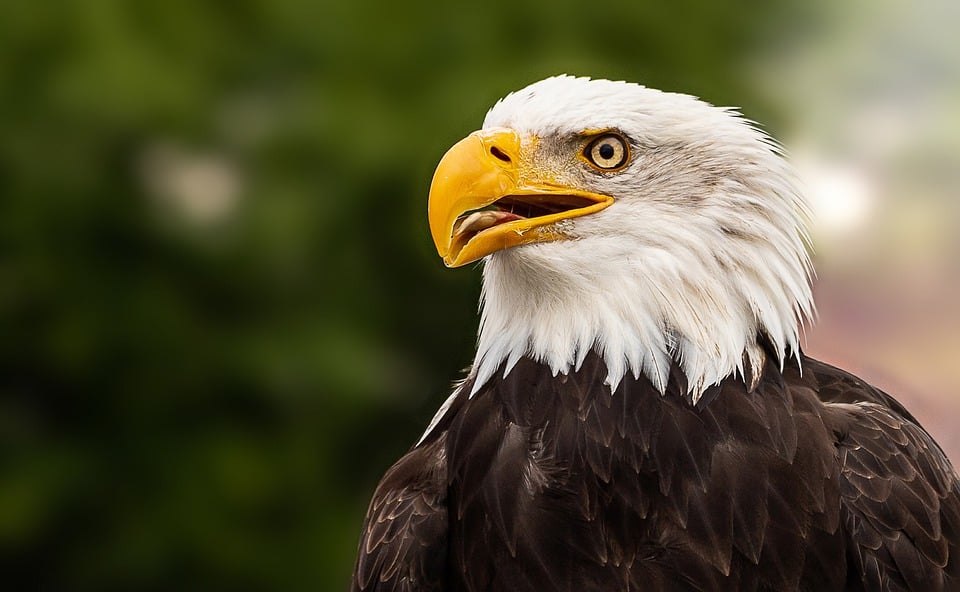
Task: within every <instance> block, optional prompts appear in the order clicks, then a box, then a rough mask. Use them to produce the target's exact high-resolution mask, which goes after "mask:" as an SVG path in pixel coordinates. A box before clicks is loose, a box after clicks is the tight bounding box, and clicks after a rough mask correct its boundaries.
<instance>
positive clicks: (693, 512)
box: [353, 353, 960, 592]
mask: <svg viewBox="0 0 960 592" xmlns="http://www.w3.org/2000/svg"><path fill="white" fill-rule="evenodd" d="M772 359H773V358H772V357H771V358H770V360H768V362H767V364H766V366H765V368H764V372H763V376H762V378H761V379H760V380H759V382H758V383H757V384H756V385H753V387H752V388H748V387H747V386H746V385H745V384H744V383H743V381H742V380H739V379H734V378H731V379H728V380H726V381H724V382H722V383H721V384H719V385H716V386H714V387H711V388H710V389H708V391H707V393H706V394H705V396H704V400H705V401H707V402H706V403H705V402H704V400H702V401H701V402H700V403H698V404H697V405H693V404H692V403H691V401H690V400H689V397H687V396H686V387H685V380H684V379H683V377H682V374H681V373H680V372H679V370H678V369H677V368H674V370H673V373H672V374H671V382H670V385H669V387H668V392H667V393H666V394H664V395H661V394H660V393H658V392H656V391H655V390H654V389H653V387H652V386H651V385H650V383H649V382H647V381H646V380H645V379H642V378H641V379H631V378H630V377H626V378H625V379H624V380H623V382H622V383H621V385H620V387H619V388H618V389H617V391H616V392H615V393H613V394H612V395H611V394H610V392H609V391H608V390H607V389H605V388H603V387H601V386H600V385H602V381H603V378H604V377H605V374H606V372H605V368H604V367H603V364H602V361H601V360H600V358H599V356H597V355H595V354H593V353H591V354H589V355H588V356H587V358H586V360H585V361H584V363H583V366H582V368H581V369H580V370H578V371H577V372H574V373H571V374H570V375H567V376H557V377H554V376H553V374H552V373H551V372H550V369H549V368H547V367H546V366H544V365H542V364H538V363H536V362H534V361H532V360H529V359H522V360H520V361H519V362H518V363H517V365H516V367H515V368H514V369H513V370H512V371H511V372H510V374H509V375H508V376H507V377H503V376H502V374H501V375H498V376H497V377H496V378H494V379H492V380H491V381H490V382H488V384H487V385H485V386H484V387H483V388H482V389H480V391H479V392H478V393H477V394H476V395H475V396H473V397H468V396H467V394H466V393H468V392H470V385H467V386H465V387H464V388H463V389H461V394H460V396H459V397H457V398H456V399H455V400H454V402H453V404H452V405H451V407H450V409H449V411H448V412H447V414H446V415H445V416H444V417H443V418H442V419H441V421H440V422H439V423H438V425H437V427H436V428H435V429H434V430H433V433H432V434H431V435H430V436H428V437H427V439H426V440H425V442H424V443H423V444H421V445H420V446H418V447H416V448H414V449H413V450H412V451H411V452H410V453H408V454H407V455H406V456H404V457H403V458H402V459H401V460H400V461H399V462H398V463H397V465H395V466H394V467H393V468H391V469H390V471H389V472H388V473H387V475H386V476H385V477H384V480H383V481H382V482H381V484H380V486H379V487H378V489H377V492H376V494H375V496H374V500H373V502H372V503H371V506H370V510H369V512H368V515H367V519H366V523H365V526H364V536H363V539H362V541H361V547H360V552H359V556H358V560H357V569H356V573H355V577H354V587H353V589H354V590H357V591H359V590H383V591H386V590H409V591H413V590H418V591H426V592H429V591H435V590H484V591H490V592H495V591H506V590H511V591H514V590H515V591H528V590H550V591H552V590H560V591H570V592H573V591H577V592H580V591H597V592H607V591H614V590H616V591H620V590H637V589H641V590H646V591H664V592H665V591H672V590H701V591H721V590H723V591H726V590H778V591H779V590H804V591H814V590H816V591H820V590H827V591H828V590H860V591H862V592H866V591H873V590H880V591H889V592H896V591H912V592H921V591H922V592H928V591H929V592H950V591H958V590H960V490H958V479H957V475H956V474H955V472H954V470H953V468H952V467H951V465H950V463H949V462H948V461H947V459H946V457H945V456H944V455H943V452H942V451H941V450H940V448H939V447H938V446H937V445H936V443H935V442H934V441H933V440H932V439H931V438H930V436H929V435H928V434H927V433H926V432H925V431H924V430H923V429H922V428H921V427H919V425H918V424H917V422H916V420H915V419H914V418H913V417H912V416H911V415H910V414H909V413H907V412H906V410H904V409H903V407H902V406H901V405H900V404H899V403H897V402H896V401H895V400H893V399H892V398H891V397H889V396H888V395H886V394H885V393H883V392H881V391H879V390H877V389H875V388H873V387H870V386H869V385H867V384H865V383H863V382H862V381H860V380H859V379H857V378H855V377H853V376H851V375H849V374H846V373H844V372H842V371H840V370H837V369H835V368H832V367H830V366H827V365H825V364H822V363H820V362H817V361H815V360H811V359H807V358H804V359H803V360H802V366H803V373H802V374H801V373H800V371H799V370H798V369H797V368H795V367H793V368H791V366H790V365H787V367H786V368H784V369H783V370H782V371H781V370H780V368H778V367H777V366H778V365H777V363H776V362H774V361H772Z"/></svg>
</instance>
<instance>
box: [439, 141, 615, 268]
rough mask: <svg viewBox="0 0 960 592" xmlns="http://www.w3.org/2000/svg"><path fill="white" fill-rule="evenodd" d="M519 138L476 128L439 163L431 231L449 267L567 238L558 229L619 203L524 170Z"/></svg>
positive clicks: (610, 198)
mask: <svg viewBox="0 0 960 592" xmlns="http://www.w3.org/2000/svg"><path fill="white" fill-rule="evenodd" d="M520 157H521V143H520V136H519V135H518V134H517V133H516V132H514V131H513V130H509V129H502V128H501V129H495V130H484V131H477V132H474V133H472V134H470V135H469V136H467V137H466V138H464V139H463V140H460V141H459V142H457V143H456V144H454V146H453V147H452V148H450V150H448V151H447V153H446V154H445V155H444V156H443V158H442V159H441V160H440V164H439V165H437V170H436V172H435V173H434V175H433V183H431V185H430V200H429V206H428V215H429V220H430V234H432V235H433V242H434V244H435V245H436V247H437V252H438V253H439V254H440V256H441V257H443V262H444V263H445V264H446V265H447V267H460V266H461V265H466V264H467V263H471V262H473V261H476V260H478V259H480V258H481V257H484V256H486V255H489V254H490V253H493V252H496V251H500V250H502V249H508V248H510V247H516V246H518V245H525V244H528V243H535V242H545V241H552V240H557V239H560V238H563V235H562V234H561V233H560V232H559V231H558V230H557V229H556V227H555V225H556V223H557V222H559V221H560V220H569V219H570V218H576V217H578V216H585V215H587V214H592V213H594V212H598V211H600V210H602V209H603V208H605V207H607V206H609V205H610V204H612V203H613V198H612V197H610V196H607V195H602V194H599V193H593V192H590V191H583V190H580V189H574V188H571V187H564V186H562V185H558V184H554V183H551V182H550V180H549V179H545V178H531V177H532V175H531V173H530V172H529V169H530V167H525V168H524V169H523V172H521V169H520V167H519V166H518V165H519V163H520Z"/></svg>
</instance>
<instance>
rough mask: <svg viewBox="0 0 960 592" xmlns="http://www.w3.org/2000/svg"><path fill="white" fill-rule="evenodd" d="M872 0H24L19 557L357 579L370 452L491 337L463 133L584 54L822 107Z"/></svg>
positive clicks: (163, 573)
mask: <svg viewBox="0 0 960 592" xmlns="http://www.w3.org/2000/svg"><path fill="white" fill-rule="evenodd" d="M888 4H889V3H888ZM861 5H863V3H862V2H861ZM864 6H865V5H864ZM870 6H873V5H870ZM865 9H866V8H865ZM869 10H871V11H874V12H875V11H876V9H875V8H870V9H869ZM854 16H855V15H854ZM854 16H849V15H848V16H847V17H844V16H843V15H841V14H839V13H838V12H837V11H836V10H835V9H832V8H830V4H829V3H828V2H826V1H821V2H801V1H800V0H796V1H792V2H781V3H769V2H767V3H754V2H746V1H738V2H730V3H715V2H709V1H707V0H702V1H701V0H676V1H673V2H634V3H629V4H627V3H606V4H604V3H595V2H591V3H585V2H579V1H578V2H574V1H556V0H553V1H549V2H547V1H546V0H542V1H539V2H506V1H501V2H485V3H472V4H467V3H462V4H461V3H455V2H446V3H438V2H424V1H413V2H388V1H386V0H378V1H376V2H362V1H361V2H352V3H351V2H330V1H326V0H324V1H305V0H291V1H279V0H242V1H237V0H235V1H226V0H223V1H206V2H196V1H185V0H178V1H166V2H159V1H155V2H151V1H139V2H132V1H126V2H125V1H121V0H89V1H83V0H63V1H61V2H55V3H54V2H49V3H44V2H34V3H28V2H5V3H3V5H2V6H0V335H2V338H0V446H2V450H0V458H2V461H0V546H2V552H3V557H4V564H5V565H7V566H8V569H6V570H5V575H4V577H5V581H6V582H14V581H16V578H19V577H23V578H29V580H32V581H33V582H35V583H39V584H40V585H41V588H42V589H69V590H131V589H143V588H150V589H169V590H175V589H183V588H187V589H231V590H242V589H251V590H340V589H344V588H345V587H346V584H347V581H348V577H349V572H350V569H351V567H352V562H353V556H354V552H355V547H356V543H357V539H358V535H359V529H360V524H361V521H362V517H363V513H364V511H365V508H366V504H367V502H368V500H369V497H370V495H371V493H372V491H373V488H374V486H375V485H376V482H377V481H378V479H379V478H380V476H381V475H382V474H383V472H384V471H385V470H386V468H387V467H388V466H389V465H390V464H391V463H392V462H393V461H394V460H395V459H396V458H398V457H399V456H400V454H402V452H403V451H404V450H405V449H406V448H407V447H409V446H410V445H411V444H412V443H413V442H415V441H416V439H417V437H418V436H419V434H420V432H421V431H422V429H423V428H424V426H425V425H426V424H427V422H428V421H429V419H430V417H431V416H432V415H433V412H434V410H435V409H436V408H437V406H438V405H439V404H440V402H441V401H442V400H443V399H444V398H445V397H446V395H447V392H448V388H449V384H450V382H451V381H452V380H453V379H455V378H457V377H458V376H459V375H460V371H461V369H462V368H463V367H465V366H466V365H467V364H469V362H470V361H471V357H472V350H473V345H474V335H475V330H476V301H477V297H478V294H479V274H478V273H477V272H476V270H475V269H474V270H471V269H469V268H468V269H461V270H456V271H448V270H445V269H444V268H443V266H442V264H441V262H440V260H439V258H438V257H437V256H436V254H435V253H434V251H433V248H432V245H431V242H430V239H429V234H428V231H427V227H426V220H425V204H426V193H427V188H428V186H429V182H430V177H431V174H432V171H433V167H434V166H435V164H436V163H437V161H438V160H439V158H440V156H441V155H442V154H443V152H444V151H445V150H446V148H447V147H449V146H450V145H451V144H452V143H453V142H455V141H456V140H458V139H459V138H460V137H462V136H463V135H465V134H466V133H468V132H469V131H471V130H473V129H475V128H476V127H478V126H479V124H480V122H481V121H482V118H483V114H484V113H485V111H486V109H487V108H488V107H489V106H491V105H492V104H493V102H494V101H495V100H496V99H497V98H499V97H500V96H502V95H503V94H505V93H507V92H509V91H511V90H514V89H516V88H519V87H521V86H524V85H525V84H527V83H530V82H532V81H535V80H537V79H540V78H543V77H545V76H548V75H552V74H558V73H563V72H567V73H571V74H581V75H591V76H594V77H608V78H616V79H628V80H634V81H639V82H642V83H644V84H647V85H649V86H654V87H658V88H664V89H668V90H678V91H683V92H687V93H691V94H696V95H699V96H701V97H703V98H705V99H706V100H708V101H710V102H713V103H716V104H724V105H740V106H742V107H743V108H744V112H745V113H746V114H747V115H748V116H749V117H750V118H752V119H756V120H758V121H762V122H764V124H765V126H766V127H767V129H769V130H771V131H772V132H773V133H774V134H776V135H781V136H782V135H785V134H788V133H789V132H790V131H791V130H792V129H795V128H797V127H800V128H804V129H806V128H805V127H804V125H803V123H802V122H800V123H798V122H796V121H792V120H791V119H790V117H789V114H790V113H792V112H795V111H797V110H800V109H802V104H794V103H791V101H789V100H785V99H784V96H783V95H782V94H778V93H777V92H776V91H777V90H782V88H783V85H782V83H783V82H784V81H785V80H787V79H790V78H791V76H792V74H791V72H794V71H797V70H789V69H787V68H786V66H785V65H789V64H791V63H792V62H791V61H790V60H792V59H800V58H802V57H803V56H804V55H806V54H804V52H803V51H802V49H803V48H808V47H811V46H815V45H816V44H817V43H820V42H821V41H822V40H824V39H833V38H834V37H831V36H830V35H831V34H832V33H831V31H832V32H834V33H836V32H838V31H839V32H840V33H842V31H843V28H842V27H839V28H838V27H837V26H836V23H842V22H844V20H843V19H844V18H851V19H852V18H854ZM895 21H896V19H894V22H895ZM818 47H819V46H818ZM798 48H799V49H798ZM797 56H800V58H797ZM803 63H805V64H808V63H809V60H807V61H804V62H803ZM816 71H817V70H815V69H814V70H813V72H816ZM834 90H836V89H834ZM789 96H790V97H796V94H795V93H789ZM826 127H830V128H831V129H833V127H834V126H833V124H832V123H831V122H829V121H828V122H827V123H826ZM954 162H955V161H954ZM954 187H955V186H954ZM937 203H939V202H937ZM921 230H922V228H921ZM29 580H28V581H29ZM31 588H33V587H31Z"/></svg>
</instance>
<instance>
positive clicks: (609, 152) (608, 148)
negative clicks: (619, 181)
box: [600, 144, 616, 160]
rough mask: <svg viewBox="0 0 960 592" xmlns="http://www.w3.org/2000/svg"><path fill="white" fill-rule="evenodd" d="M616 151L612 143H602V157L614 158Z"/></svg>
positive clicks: (606, 158)
mask: <svg viewBox="0 0 960 592" xmlns="http://www.w3.org/2000/svg"><path fill="white" fill-rule="evenodd" d="M614 152H616V151H615V150H614V149H613V146H612V145H611V144H600V158H603V159H605V160H609V159H611V158H613V153H614Z"/></svg>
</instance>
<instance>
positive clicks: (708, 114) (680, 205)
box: [474, 76, 813, 400]
mask: <svg viewBox="0 0 960 592" xmlns="http://www.w3.org/2000/svg"><path fill="white" fill-rule="evenodd" d="M494 127H509V128H512V129H513V130H515V131H517V132H518V133H520V134H521V136H522V137H523V138H524V140H523V143H524V146H525V147H526V148H528V149H529V151H528V152H529V154H528V157H530V158H533V159H535V160H536V165H535V166H538V167H545V168H548V169H549V170H550V172H551V173H552V175H553V176H554V177H555V178H558V179H561V180H563V181H564V182H565V183H569V184H570V185H571V186H577V187H582V188H584V189H587V190H590V191H596V192H599V193H604V194H607V195H611V196H613V197H614V198H615V199H616V202H615V203H614V204H613V205H611V206H610V207H608V208H606V209H604V210H602V211H600V212H597V213H595V214H591V215H587V216H583V217H579V218H573V219H569V220H564V221H562V222H561V223H560V224H559V228H558V229H557V230H558V231H559V232H561V233H562V234H564V235H565V236H566V237H567V239H568V240H560V241H556V242H546V243H537V244H529V245H524V246H521V247H516V248H512V249H507V250H504V251H498V252H496V253H494V254H492V255H490V256H488V257H487V258H486V259H485V260H484V263H485V266H484V274H483V275H484V277H483V300H482V317H481V324H480V337H479V346H478V352H477V359H476V361H475V365H474V371H475V372H476V373H477V380H476V382H475V387H474V388H475V390H476V389H478V388H479V387H480V386H482V385H483V383H485V382H486V381H487V380H488V379H489V378H490V377H491V376H492V375H493V373H494V372H496V371H497V369H498V368H499V367H500V366H501V364H503V363H504V362H506V363H507V364H506V371H507V372H509V370H510V369H511V368H512V367H513V365H514V364H515V363H516V361H517V360H519V359H520V358H521V357H523V356H528V357H531V358H533V359H536V360H539V361H542V362H543V363H546V364H548V365H549V366H550V367H551V369H552V370H553V372H554V373H567V372H570V371H571V370H574V369H576V368H578V367H579V365H580V363H582V361H583V359H584V357H585V356H586V354H587V353H588V352H589V351H590V350H591V349H595V350H596V351H597V352H598V353H599V354H600V355H601V356H602V357H603V359H604V361H605V363H606V366H607V370H608V376H607V380H606V381H607V384H608V385H609V386H610V387H611V389H615V388H616V387H617V385H618V384H619V383H620V381H621V380H622V378H623V377H624V375H625V374H626V373H627V372H630V373H631V374H633V375H634V376H638V377H639V376H640V375H644V376H646V377H647V378H649V379H650V380H651V382H652V383H653V384H654V385H655V386H656V387H657V388H658V389H659V390H661V391H663V390H664V389H665V387H666V382H667V378H668V376H669V369H670V366H671V363H672V362H674V361H675V362H677V363H678V364H679V365H680V368H681V369H682V370H683V372H684V373H685V374H686V376H687V378H688V383H689V390H690V394H691V395H692V396H693V398H694V400H696V399H697V398H699V396H700V395H701V394H702V393H703V391H704V390H705V389H706V388H707V387H709V386H710V385H712V384H715V383H718V382H719V381H721V380H723V379H724V378H726V377H727V376H730V375H731V374H734V373H736V372H739V373H741V374H745V373H749V372H750V369H749V368H745V367H744V363H743V360H744V357H745V355H746V358H747V359H748V360H753V361H756V360H759V359H760V357H762V354H761V353H760V350H759V346H758V344H757V336H758V334H762V335H765V336H766V338H767V339H768V340H769V342H770V343H771V344H772V345H773V347H774V348H775V350H776V352H777V355H778V356H779V358H780V362H781V364H782V363H783V361H784V359H785V358H787V357H788V356H789V355H791V353H796V352H797V351H798V332H799V328H798V324H799V323H801V322H803V321H805V320H807V319H809V318H810V317H811V316H812V314H813V304H812V296H811V291H810V281H809V280H810V277H809V276H810V262H809V258H808V256H807V252H806V248H805V247H806V231H805V226H804V222H805V220H806V217H807V206H806V204H805V203H804V201H803V199H802V197H801V196H800V194H799V193H798V191H797V188H796V186H795V182H794V180H793V175H792V173H791V170H790V168H789V167H788V165H787V164H786V163H785V161H784V160H783V159H782V158H781V156H780V154H779V150H778V148H777V146H776V144H775V143H774V142H773V141H772V140H771V139H770V138H768V137H767V136H766V135H764V134H763V133H762V132H760V131H759V130H757V129H756V128H755V127H754V126H753V125H751V123H750V122H748V121H746V120H745V119H743V118H741V117H740V116H739V115H738V114H737V113H736V112H734V111H732V110H729V109H722V108H718V107H713V106H711V105H708V104H707V103H704V102H702V101H700V100H698V99H696V98H694V97H690V96H687V95H681V94H673V93H665V92H661V91H658V90H654V89H648V88H645V87H642V86H639V85H636V84H629V83H624V82H611V81H607V80H590V79H586V78H573V77H568V76H559V77H554V78H548V79H546V80H543V81H540V82H537V83H535V84H532V85H530V86H528V87H527V88H525V89H522V90H519V91H517V92H515V93H513V94H510V95H509V96H507V97H505V98H504V99H502V100H500V101H499V102H498V103H497V104H496V105H495V106H494V107H493V108H492V109H491V110H490V112H489V113H488V114H487V117H486V119H485V121H484V128H485V129H487V128H494ZM591 130H592V131H597V130H617V131H619V132H620V133H622V134H623V135H624V136H625V137H626V138H628V140H629V142H630V144H631V152H632V159H631V161H630V163H629V164H628V165H627V166H626V168H624V169H623V170H621V171H619V172H615V173H603V174H600V173H598V172H597V171H593V170H591V169H590V168H589V167H587V166H585V163H583V161H582V160H577V159H576V156H577V155H578V154H579V151H578V150H575V149H573V148H572V147H573V146H575V144H574V139H575V138H582V134H583V133H584V132H586V131H591ZM531 166H533V165H531ZM745 378H746V377H745Z"/></svg>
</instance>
